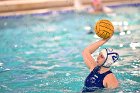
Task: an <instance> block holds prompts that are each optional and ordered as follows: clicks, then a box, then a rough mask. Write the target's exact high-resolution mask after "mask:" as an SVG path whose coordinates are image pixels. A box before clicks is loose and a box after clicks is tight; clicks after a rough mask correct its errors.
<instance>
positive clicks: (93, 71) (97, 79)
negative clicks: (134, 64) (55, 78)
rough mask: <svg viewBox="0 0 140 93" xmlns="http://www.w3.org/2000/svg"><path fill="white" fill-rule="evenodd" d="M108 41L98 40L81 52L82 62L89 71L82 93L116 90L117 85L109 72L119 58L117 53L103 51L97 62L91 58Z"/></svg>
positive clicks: (107, 50) (113, 76) (107, 49)
mask: <svg viewBox="0 0 140 93" xmlns="http://www.w3.org/2000/svg"><path fill="white" fill-rule="evenodd" d="M108 40H109V39H102V40H99V41H97V42H95V43H93V44H91V45H89V46H88V47H86V48H85V49H84V51H83V52H82V55H83V59H84V62H85V63H86V65H87V67H88V68H89V70H90V74H89V75H88V76H87V78H86V80H85V83H84V87H83V90H82V92H83V93H84V92H94V91H95V90H97V89H100V88H108V89H113V88H117V87H118V85H119V83H118V80H117V79H116V77H115V75H114V74H113V73H112V71H111V70H110V66H111V65H112V64H113V63H114V62H116V61H117V60H118V58H119V55H118V53H116V52H114V51H113V49H109V48H106V49H103V50H102V51H101V52H100V53H99V55H98V57H97V61H95V59H94V58H93V57H92V56H91V54H93V53H94V52H95V51H96V50H97V49H98V48H99V47H100V46H102V45H103V44H104V43H106V42H107V41H108Z"/></svg>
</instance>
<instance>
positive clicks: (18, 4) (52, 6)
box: [0, 0, 140, 16]
mask: <svg viewBox="0 0 140 93" xmlns="http://www.w3.org/2000/svg"><path fill="white" fill-rule="evenodd" d="M75 1H76V0H75ZM75 1H74V0H20V1H19V0H0V16H8V15H21V14H22V15H23V14H34V13H44V12H49V11H56V10H76V7H75V5H74V2H75ZM79 1H81V3H82V5H80V8H79V9H81V10H82V9H85V8H86V7H90V6H91V0H79ZM102 2H103V4H104V5H105V6H109V5H120V4H136V3H140V0H102Z"/></svg>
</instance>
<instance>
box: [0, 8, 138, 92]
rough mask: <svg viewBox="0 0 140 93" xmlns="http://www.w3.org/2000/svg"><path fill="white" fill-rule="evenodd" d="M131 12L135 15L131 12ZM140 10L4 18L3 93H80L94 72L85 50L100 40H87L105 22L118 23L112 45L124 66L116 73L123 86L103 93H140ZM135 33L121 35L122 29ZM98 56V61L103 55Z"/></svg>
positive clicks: (0, 38)
mask: <svg viewBox="0 0 140 93" xmlns="http://www.w3.org/2000/svg"><path fill="white" fill-rule="evenodd" d="M128 10H130V11H128ZM139 10H140V7H130V6H129V7H126V6H125V7H117V8H114V11H115V12H114V13H112V14H96V15H92V14H87V13H75V12H73V11H71V12H68V13H65V12H61V13H57V12H55V13H53V14H49V15H48V14H45V13H44V14H35V15H25V16H9V17H1V18H0V93H79V92H80V91H81V89H82V87H83V85H84V80H85V78H86V76H87V75H88V74H89V70H88V69H87V67H86V65H85V64H84V62H83V58H82V55H81V52H82V50H83V49H84V48H85V47H86V46H87V45H89V44H90V43H91V42H95V41H97V40H99V39H100V38H97V37H96V36H95V34H94V33H93V34H87V31H86V27H91V26H92V25H94V24H95V22H96V21H98V20H100V19H108V20H110V21H112V22H114V23H115V25H116V30H115V34H114V36H113V37H112V38H111V40H109V41H108V43H106V44H105V45H103V46H102V47H101V48H100V49H99V50H101V49H102V48H105V47H111V48H114V49H116V50H117V51H118V52H119V54H120V59H119V61H118V62H117V63H116V64H115V65H114V66H112V68H111V69H112V71H113V72H114V74H115V75H116V77H117V78H118V80H119V83H120V86H119V88H117V89H113V90H99V92H100V93H140V37H139V35H140V28H139V26H140V12H139ZM123 22H125V24H124V25H125V26H127V27H128V28H129V29H127V31H129V33H127V32H123V34H120V33H119V30H118V28H117V27H118V25H120V27H123V26H124V25H123ZM98 52H99V51H97V53H95V56H97V55H98Z"/></svg>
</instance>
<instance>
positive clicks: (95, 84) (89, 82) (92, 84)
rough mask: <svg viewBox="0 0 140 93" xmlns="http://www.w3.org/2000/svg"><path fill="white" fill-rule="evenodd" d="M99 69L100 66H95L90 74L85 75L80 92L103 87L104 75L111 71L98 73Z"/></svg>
mask: <svg viewBox="0 0 140 93" xmlns="http://www.w3.org/2000/svg"><path fill="white" fill-rule="evenodd" d="M99 70H100V67H99V66H97V67H95V68H94V69H93V71H91V72H90V74H89V75H88V76H87V78H86V80H85V83H84V87H83V90H82V92H83V93H84V92H94V91H95V90H97V89H100V88H105V87H104V85H103V80H104V77H105V76H106V75H108V74H110V73H112V72H111V71H110V70H109V71H107V72H105V73H102V74H100V73H99V72H98V71H99Z"/></svg>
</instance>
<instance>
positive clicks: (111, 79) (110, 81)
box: [103, 73, 119, 88]
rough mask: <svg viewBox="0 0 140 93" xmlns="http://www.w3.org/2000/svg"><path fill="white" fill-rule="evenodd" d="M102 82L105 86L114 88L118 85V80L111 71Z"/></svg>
mask: <svg viewBox="0 0 140 93" xmlns="http://www.w3.org/2000/svg"><path fill="white" fill-rule="evenodd" d="M103 82H104V83H105V85H107V88H116V87H118V85H119V82H118V80H117V78H116V76H115V75H114V74H113V73H109V74H108V75H106V76H105V78H104V81H103Z"/></svg>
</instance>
